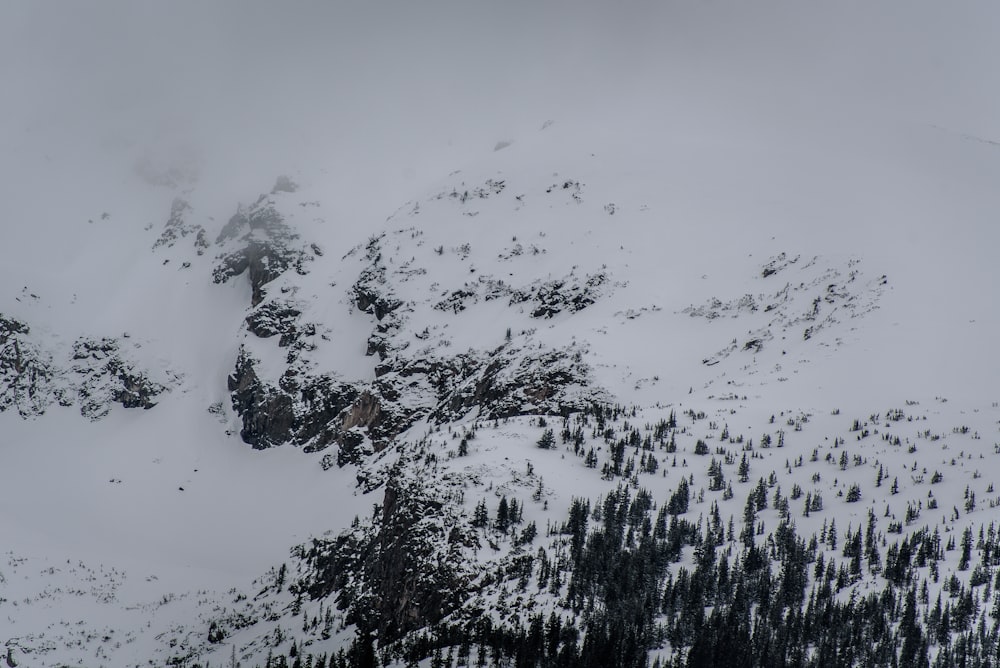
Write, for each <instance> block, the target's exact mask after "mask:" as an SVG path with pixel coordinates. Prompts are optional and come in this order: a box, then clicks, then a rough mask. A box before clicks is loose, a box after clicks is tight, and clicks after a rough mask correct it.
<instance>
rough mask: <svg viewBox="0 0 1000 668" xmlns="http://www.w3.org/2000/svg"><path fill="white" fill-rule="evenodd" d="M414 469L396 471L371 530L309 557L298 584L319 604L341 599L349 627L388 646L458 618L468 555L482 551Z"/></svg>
mask: <svg viewBox="0 0 1000 668" xmlns="http://www.w3.org/2000/svg"><path fill="white" fill-rule="evenodd" d="M419 456H420V455H419V454H417V455H414V457H419ZM415 462H416V459H414V460H413V461H410V462H406V461H401V462H400V463H399V464H397V465H396V466H395V467H394V469H393V471H392V472H391V473H390V475H389V479H388V481H387V483H386V485H385V491H384V493H383V497H382V503H381V507H380V508H379V511H378V513H377V514H376V516H375V518H374V519H373V521H372V524H371V525H370V526H363V527H362V526H359V527H357V529H356V530H355V531H349V532H345V533H344V534H341V535H340V536H339V537H337V538H336V539H333V540H320V539H316V540H314V541H313V543H312V545H311V546H310V547H309V548H308V549H303V554H302V556H303V557H304V563H305V566H306V571H305V575H304V577H303V578H302V579H301V580H300V581H299V582H298V583H296V588H297V590H298V591H301V592H303V593H305V594H307V595H308V596H310V597H311V598H313V599H318V598H325V597H327V596H330V595H331V594H334V593H336V595H337V597H336V600H337V605H338V607H340V609H341V610H344V611H346V612H347V620H348V622H350V623H354V624H357V625H358V628H359V629H360V630H361V631H362V632H369V633H376V634H377V636H378V638H379V641H380V643H382V644H384V643H389V642H392V641H395V640H398V639H399V638H401V637H403V636H404V635H405V634H406V633H409V632H410V631H413V630H416V629H419V628H423V627H425V626H427V625H432V624H435V623H437V622H438V621H439V620H441V619H443V618H444V617H445V616H447V615H448V614H450V613H452V612H454V611H455V610H458V609H459V608H460V607H461V605H462V603H463V602H464V601H465V599H466V597H467V593H468V591H469V587H470V583H471V582H472V581H473V579H474V574H473V570H472V567H471V563H470V562H469V560H468V559H466V558H464V554H463V551H464V550H465V549H466V548H469V547H473V546H477V545H478V543H479V540H478V537H477V535H476V533H475V531H474V530H473V529H472V528H471V527H470V526H469V524H468V520H467V518H466V517H464V516H462V515H461V514H460V511H459V509H458V508H457V507H456V506H455V505H454V504H451V503H449V500H450V499H449V496H448V494H447V493H446V492H444V491H442V490H438V489H435V488H433V487H431V486H429V485H427V484H425V482H424V480H427V479H431V478H432V477H433V476H431V475H429V474H430V472H429V471H427V472H422V471H420V470H419V467H414V466H413V464H414V463H415ZM408 464H409V465H408Z"/></svg>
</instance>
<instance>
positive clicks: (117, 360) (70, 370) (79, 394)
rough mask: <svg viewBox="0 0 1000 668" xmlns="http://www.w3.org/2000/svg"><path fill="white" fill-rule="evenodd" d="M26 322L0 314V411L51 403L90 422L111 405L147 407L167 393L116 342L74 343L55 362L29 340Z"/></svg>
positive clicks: (34, 411) (36, 411) (36, 409)
mask: <svg viewBox="0 0 1000 668" xmlns="http://www.w3.org/2000/svg"><path fill="white" fill-rule="evenodd" d="M30 334H31V329H30V328H29V327H28V325H27V324H25V323H23V322H20V321H18V320H14V319H12V318H6V317H4V316H2V315H0V412H2V411H6V410H10V409H15V410H17V411H18V413H19V414H20V415H21V416H22V417H33V416H36V415H41V414H43V413H44V412H45V411H46V410H47V409H48V408H49V407H50V406H52V405H53V404H56V405H60V406H72V405H74V404H76V405H78V406H79V407H80V413H81V414H82V415H83V416H84V417H86V418H89V419H91V420H99V419H101V418H103V417H104V416H106V415H107V414H108V413H109V412H110V411H111V409H112V407H113V406H114V405H115V404H118V405H120V406H123V407H124V408H144V409H149V408H152V407H153V406H155V405H156V402H157V397H159V395H161V394H162V393H164V392H166V391H167V390H168V385H167V383H168V382H169V379H165V380H164V382H160V381H157V380H154V379H153V378H151V377H150V375H149V373H148V372H147V371H145V370H143V369H141V368H139V366H138V365H137V364H136V363H135V362H133V361H130V360H129V359H128V358H127V357H128V356H127V355H126V354H125V351H124V350H123V349H122V345H121V343H120V342H119V341H118V340H117V339H111V338H102V339H89V338H81V339H77V340H76V341H75V342H74V343H73V345H72V353H71V355H70V358H69V359H68V360H62V361H58V360H56V359H55V356H54V355H53V354H52V353H51V352H49V351H47V350H46V349H45V348H44V347H43V346H41V345H40V344H39V343H38V342H36V341H33V340H32V339H31V338H30Z"/></svg>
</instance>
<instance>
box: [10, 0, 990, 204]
mask: <svg viewBox="0 0 1000 668" xmlns="http://www.w3.org/2000/svg"><path fill="white" fill-rule="evenodd" d="M997 35H1000V4H998V3H996V2H993V1H991V0H983V1H980V2H972V1H964V0H956V1H949V2H941V1H940V0H905V1H904V0H884V1H881V2H868V1H864V2H862V1H860V0H854V1H852V0H845V1H838V2H798V1H792V0H786V1H783V2H780V1H774V0H757V1H755V2H742V1H736V0H701V1H698V0H689V1H685V2H675V1H670V0H659V1H656V2H652V1H650V2H642V1H630V0H626V1H624V2H593V1H590V0H576V1H572V2H570V1H561V0H560V1H547V0H530V1H529V0H505V1H503V2H485V1H482V0H469V1H464V2H458V1H449V2H441V1H436V0H431V1H427V2H412V1H405V2H404V1H390V2H361V1H350V2H345V1H335V2H289V3H285V2H281V3H279V2H259V1H253V2H246V1H244V2H166V1H161V2H150V1H142V0H128V1H117V2H97V1H95V2H48V1H44V0H43V1H39V0H31V1H22V0H8V1H7V2H4V3H3V4H2V6H0V81H2V86H3V96H2V97H3V106H2V110H0V148H2V149H3V152H4V154H5V155H6V158H2V157H0V161H2V162H3V163H5V164H2V165H0V167H2V168H3V170H2V171H0V176H3V177H4V178H3V181H2V187H4V188H12V189H14V190H16V191H18V192H20V193H22V194H23V193H24V192H32V193H33V192H36V191H38V190H39V189H41V190H44V189H45V188H48V187H51V185H52V183H51V182H45V180H44V179H41V177H40V176H39V173H38V172H31V171H27V172H25V171H23V170H22V171H21V172H20V175H19V169H20V167H19V165H18V163H23V162H24V161H25V160H30V159H32V157H33V155H34V154H35V153H38V152H44V153H45V154H46V155H47V156H48V157H49V158H50V159H53V158H57V157H58V156H53V155H52V154H53V153H60V154H63V156H64V157H65V158H66V160H68V161H70V162H71V163H73V164H74V165H76V168H77V169H86V170H87V171H95V170H96V171H98V172H99V171H101V170H104V169H109V170H110V169H116V168H117V166H116V165H115V164H114V163H113V160H112V158H110V157H108V156H106V155H105V154H104V153H101V152H100V151H98V150H96V149H98V148H101V149H102V150H103V148H107V147H109V146H123V145H124V146H131V147H143V146H150V147H153V149H151V150H154V149H155V150H157V151H167V152H170V151H174V152H179V153H181V154H197V155H198V156H199V158H200V159H201V160H202V162H203V169H204V170H205V171H206V173H207V174H211V175H213V176H214V178H215V179H216V180H217V183H218V187H219V188H220V190H221V189H225V188H227V187H231V188H232V189H233V190H234V191H237V190H239V191H241V192H247V191H255V189H256V188H258V187H259V186H258V184H259V183H262V182H263V180H265V179H271V178H273V176H272V175H273V174H275V173H278V172H282V171H289V172H294V171H295V170H297V169H299V170H309V169H312V168H314V167H316V166H322V167H324V168H325V169H326V170H327V171H326V173H327V174H329V175H330V177H331V179H333V180H335V181H336V182H338V183H341V184H343V192H344V193H353V194H354V195H355V196H356V197H357V198H358V199H364V198H367V199H372V198H377V197H388V198H389V199H398V198H399V197H400V196H401V195H404V194H405V193H406V190H407V188H408V187H413V186H414V185H415V184H414V181H415V180H419V177H421V176H425V177H427V178H432V179H436V178H438V177H439V176H440V175H441V174H442V173H447V172H448V171H450V170H451V169H454V168H456V167H457V166H460V165H461V164H462V163H463V162H464V161H465V160H467V159H469V158H470V157H473V156H475V155H477V153H478V152H481V151H489V150H491V148H492V146H493V144H494V143H496V142H497V141H499V140H504V139H516V138H517V137H518V136H520V135H522V134H523V133H526V132H528V131H529V130H535V129H537V128H538V127H539V126H540V125H541V123H542V122H544V121H545V120H547V119H550V118H554V119H556V120H558V121H560V122H581V123H590V124H594V125H595V126H597V125H601V124H603V123H611V124H613V123H622V122H632V121H633V120H634V119H635V118H641V119H642V121H643V122H646V123H648V124H649V125H650V127H651V128H652V127H655V124H656V119H657V117H658V115H660V114H668V113H669V112H670V110H671V109H676V108H678V107H684V108H691V109H697V110H700V111H699V112H698V113H704V114H705V115H708V116H711V115H712V114H717V115H718V118H719V119H721V120H720V121H719V122H733V123H741V122H742V123H748V124H750V125H753V124H755V123H759V124H761V125H762V126H767V125H769V124H770V125H775V124H777V125H781V124H784V123H786V122H795V121H796V120H797V119H805V120H808V121H809V122H810V123H817V124H820V125H822V123H832V124H836V123H838V118H840V117H842V115H843V114H860V115H871V116H878V115H884V116H890V117H894V118H898V119H900V120H902V121H906V122H915V123H924V124H931V125H939V126H941V127H943V128H945V129H948V130H951V131H954V132H958V133H969V134H974V135H976V136H981V137H984V138H989V139H992V140H998V139H1000V92H998V91H1000V77H998V72H1000V68H998V66H997V63H998V58H997V54H998V53H1000V48H998V47H997V46H996V42H997V39H996V36H997ZM106 158H107V159H108V160H112V162H108V163H105V159H106ZM70 173H71V172H70ZM52 178H58V177H56V176H53V177H52ZM227 180H228V181H229V182H230V183H229V184H228V185H227V183H225V181H227ZM39 181H42V182H39ZM251 184H252V185H251ZM0 194H3V193H0ZM404 199H405V197H404ZM358 210H359V211H360V210H362V209H358Z"/></svg>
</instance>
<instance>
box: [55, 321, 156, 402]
mask: <svg viewBox="0 0 1000 668" xmlns="http://www.w3.org/2000/svg"><path fill="white" fill-rule="evenodd" d="M71 369H72V371H73V372H74V373H75V374H76V375H77V377H78V382H77V383H74V385H75V386H76V394H77V398H78V400H79V402H80V413H81V414H82V415H83V416H84V417H88V418H90V419H91V420H98V419H100V418H102V417H104V416H105V415H107V414H108V412H109V411H110V410H111V404H112V403H117V404H121V405H122V406H124V407H125V408H143V409H150V408H152V407H153V406H155V405H156V401H154V399H155V398H156V397H157V396H158V395H160V394H161V393H163V392H164V391H166V389H167V388H166V387H165V386H164V385H161V384H160V383H157V382H155V381H153V380H151V379H150V378H149V377H148V375H147V374H146V373H145V372H143V371H141V370H139V369H136V368H135V366H134V365H133V364H131V363H129V362H127V361H125V360H123V359H122V356H121V354H120V350H119V345H118V342H117V341H116V340H115V339H108V338H104V339H97V340H95V339H80V340H78V341H77V342H76V343H74V344H73V361H72V367H71Z"/></svg>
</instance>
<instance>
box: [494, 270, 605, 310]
mask: <svg viewBox="0 0 1000 668" xmlns="http://www.w3.org/2000/svg"><path fill="white" fill-rule="evenodd" d="M607 282H608V276H607V274H605V273H604V272H600V273H597V274H593V275H591V276H587V277H586V278H585V279H584V280H583V281H580V280H579V279H578V278H577V277H576V276H570V277H567V278H564V279H559V280H554V281H547V282H545V283H541V284H539V285H535V286H532V287H530V288H528V289H525V290H515V291H514V292H513V293H512V294H511V298H510V302H511V304H519V303H522V302H533V303H534V304H535V306H534V308H533V309H532V310H531V317H533V318H551V317H552V316H554V315H556V314H558V313H562V312H563V311H567V312H569V313H576V312H577V311H582V310H583V309H585V308H587V307H588V306H590V305H591V304H593V303H594V302H596V301H597V300H598V298H600V296H601V291H600V289H601V286H603V285H604V284H606V283H607Z"/></svg>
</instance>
